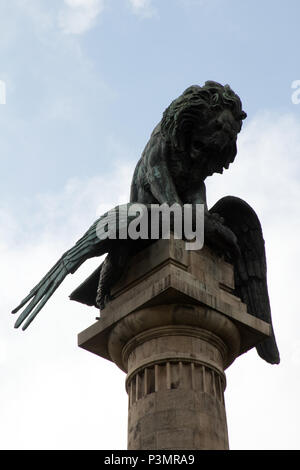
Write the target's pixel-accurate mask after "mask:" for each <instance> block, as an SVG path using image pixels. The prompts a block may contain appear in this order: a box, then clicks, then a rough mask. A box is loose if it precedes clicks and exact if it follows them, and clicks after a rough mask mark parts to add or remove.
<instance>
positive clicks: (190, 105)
mask: <svg viewBox="0 0 300 470" xmlns="http://www.w3.org/2000/svg"><path fill="white" fill-rule="evenodd" d="M224 108H229V109H230V110H231V112H232V113H233V116H234V117H235V118H236V120H237V121H238V122H240V123H242V120H243V119H245V118H246V117H247V114H246V113H245V112H244V111H243V110H242V103H241V100H240V98H239V97H238V96H237V95H236V94H235V93H234V91H233V90H232V89H231V88H230V86H229V85H221V84H220V83H217V82H214V81H211V80H210V81H207V82H205V84H204V86H202V87H200V86H198V85H192V86H190V87H189V88H187V89H186V90H185V91H184V92H183V93H182V95H180V96H179V97H178V98H176V99H175V100H174V101H172V103H171V104H170V105H169V106H168V108H167V109H166V110H165V112H164V113H163V117H162V120H161V123H160V132H161V135H162V137H163V138H164V139H165V140H166V141H169V142H170V143H171V144H172V145H174V146H175V147H176V148H177V149H178V150H182V151H184V150H185V141H186V138H187V137H188V136H189V135H190V134H191V133H192V131H193V128H194V126H195V124H196V123H202V122H203V125H205V118H206V117H207V116H208V115H210V116H211V115H213V114H216V112H218V111H221V110H222V109H224Z"/></svg>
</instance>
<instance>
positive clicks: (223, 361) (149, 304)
mask: <svg viewBox="0 0 300 470" xmlns="http://www.w3.org/2000/svg"><path fill="white" fill-rule="evenodd" d="M233 289H234V283H233V267H232V266H231V265H230V264H228V263H226V262H225V261H224V260H223V259H222V258H219V257H218V256H216V255H215V254H214V253H213V252H212V251H211V250H209V249H208V248H204V249H203V250H200V251H199V252H194V251H190V252H188V251H186V250H185V249H184V242H183V241H182V240H174V239H171V240H159V241H157V242H156V243H154V244H153V245H151V246H150V247H148V248H147V249H146V250H144V251H143V252H141V253H139V254H138V255H136V257H135V258H133V259H132V262H131V266H130V269H129V271H128V273H126V275H124V277H123V279H121V280H120V282H119V283H118V285H117V286H116V287H115V289H114V292H113V295H114V298H115V300H113V301H112V302H110V303H109V304H108V306H107V307H106V308H105V309H104V310H103V312H101V317H100V320H99V321H98V322H97V323H96V324H94V325H92V326H91V327H89V328H88V329H87V330H85V331H83V332H82V333H80V335H79V346H80V347H83V348H85V349H87V350H89V351H91V352H93V353H95V354H98V355H99V356H101V357H104V358H106V359H108V360H111V361H113V362H114V363H115V364H116V365H117V366H118V367H119V368H120V369H122V370H123V371H124V372H126V373H127V376H126V390H127V393H128V400H129V407H128V449H130V450H133V449H134V450H147V449H152V450H153V449H156V450H167V449H168V450H182V449H190V450H202V449H203V450H204V449H211V450H214V449H228V448H229V444H228V431H227V422H226V411H225V404H224V390H225V386H226V378H225V374H224V371H225V370H226V368H227V367H228V366H229V365H230V364H231V363H232V362H233V361H234V360H235V358H236V357H238V356H239V355H240V354H242V353H244V352H246V351H247V350H249V349H250V348H252V347H253V346H254V345H255V344H257V343H258V342H259V341H261V340H262V339H263V338H265V337H266V336H267V335H268V334H269V325H268V324H266V323H265V322H263V321H261V320H259V319H257V318H255V317H253V316H252V315H249V314H248V313H247V310H246V306H245V305H244V304H243V303H242V302H241V301H240V299H238V298H237V297H235V296H234V295H233Z"/></svg>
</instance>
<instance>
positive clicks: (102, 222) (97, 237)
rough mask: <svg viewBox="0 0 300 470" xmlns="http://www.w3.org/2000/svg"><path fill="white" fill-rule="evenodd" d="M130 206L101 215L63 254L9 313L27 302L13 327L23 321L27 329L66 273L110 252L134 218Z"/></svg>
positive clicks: (24, 327) (117, 208)
mask: <svg viewBox="0 0 300 470" xmlns="http://www.w3.org/2000/svg"><path fill="white" fill-rule="evenodd" d="M129 206H130V204H127V205H123V206H117V207H115V208H114V209H112V210H111V211H109V212H107V213H106V214H104V215H102V216H101V217H100V218H99V219H97V220H96V221H95V222H94V223H93V225H92V226H91V227H90V228H89V229H88V231H87V232H86V233H85V234H84V235H83V237H81V238H80V239H79V240H78V242H77V243H76V244H75V245H74V246H73V247H72V248H71V249H70V250H68V251H66V253H64V254H63V255H62V257H61V258H60V259H59V260H58V261H57V263H55V265H54V266H53V267H52V268H51V269H50V271H48V273H47V274H46V275H45V276H44V277H43V279H42V280H41V281H40V282H39V283H38V284H37V285H36V286H35V287H34V288H33V289H32V290H31V291H30V293H29V294H28V295H27V296H26V297H25V299H23V300H22V302H21V303H20V304H19V305H18V307H16V308H15V309H14V310H13V311H12V313H16V312H18V311H19V310H20V309H21V308H22V307H24V306H25V305H26V304H27V303H28V302H29V301H30V303H29V304H28V305H27V306H26V307H25V309H24V310H23V312H22V313H21V314H20V316H19V317H18V319H17V321H16V323H15V328H18V327H19V326H20V325H21V324H22V323H23V322H24V321H25V320H26V322H25V323H24V325H23V327H22V329H23V330H25V329H26V328H27V327H28V325H29V324H30V323H31V322H32V320H33V319H34V318H35V317H36V315H37V314H38V313H39V312H40V310H41V309H42V308H43V307H44V305H45V304H46V302H47V301H48V300H49V299H50V297H51V296H52V295H53V294H54V292H55V291H56V289H57V288H58V287H59V285H60V284H61V283H62V282H63V280H64V279H65V277H66V276H67V275H68V274H70V273H71V274H73V273H74V272H75V271H76V270H77V269H78V268H79V266H81V264H82V263H84V262H85V261H86V260H87V259H89V258H93V257H95V256H101V255H103V254H105V253H108V252H109V251H110V250H111V249H112V246H113V244H114V242H118V238H119V234H120V233H123V235H124V231H125V230H127V227H128V224H129V222H130V220H132V219H133V218H134V215H133V216H130V215H128V213H127V211H128V208H129ZM120 208H122V210H120ZM126 233H127V232H126ZM104 234H105V235H104Z"/></svg>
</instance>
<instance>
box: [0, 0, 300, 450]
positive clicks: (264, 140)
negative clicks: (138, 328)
mask: <svg viewBox="0 0 300 470" xmlns="http://www.w3.org/2000/svg"><path fill="white" fill-rule="evenodd" d="M299 14H300V4H299V1H298V0H288V1H287V2H283V1H282V0H243V1H240V0H51V2H50V1H48V0H0V86H1V89H0V99H1V97H2V103H3V104H0V148H1V151H0V159H1V185H0V250H1V268H0V276H1V286H2V296H1V316H0V325H1V326H0V328H1V329H0V368H1V370H0V447H1V448H2V449H126V445H127V442H126V440H127V429H126V427H127V395H126V392H125V375H124V373H123V372H121V371H120V370H119V369H117V367H116V366H115V365H114V364H111V363H110V362H108V361H105V360H104V359H101V358H98V357H97V356H95V355H92V354H90V353H88V352H87V351H84V350H81V349H79V348H78V347H77V334H78V333H79V332H80V331H82V330H83V329H85V328H87V327H88V326H89V325H90V324H92V323H93V322H94V321H95V317H96V316H97V315H98V312H97V310H96V309H94V308H89V307H85V306H83V305H80V304H77V303H76V302H71V301H70V300H69V299H68V295H69V294H70V293H71V292H72V290H73V289H74V288H75V287H77V286H78V285H79V284H80V282H81V281H82V280H83V279H84V278H85V277H86V276H87V275H88V274H90V272H91V271H92V270H93V269H94V267H96V266H97V265H98V263H99V260H91V261H90V262H88V263H86V264H85V265H84V266H82V268H80V270H79V271H78V272H77V273H76V274H74V275H73V276H69V277H68V278H67V279H66V280H65V282H64V283H63V284H62V286H61V287H60V288H59V289H58V291H57V292H56V294H55V295H54V296H53V297H52V298H51V299H50V301H49V302H48V304H47V305H46V306H45V307H44V309H43V310H42V312H41V313H40V314H39V315H38V317H37V318H36V320H35V321H34V322H33V323H32V324H31V326H30V327H29V328H28V329H27V330H26V332H23V331H21V330H15V329H14V328H13V325H14V321H15V317H13V316H12V315H11V314H10V311H11V310H12V308H14V307H15V306H16V305H17V304H18V303H19V301H20V300H21V299H22V298H23V297H24V296H25V295H26V294H27V293H28V291H29V290H30V289H31V288H32V287H33V286H34V285H35V284H36V283H37V282H38V281H39V280H40V278H41V277H42V276H43V275H44V274H45V273H46V272H47V271H48V269H49V268H50V267H51V266H52V264H53V263H54V262H55V261H56V260H57V259H58V258H59V257H60V255H61V254H62V253H63V252H64V251H65V250H66V249H68V248H69V247H71V246H72V245H73V244H74V242H75V241H76V240H77V239H78V238H79V237H80V236H81V235H82V234H83V233H84V232H85V231H86V230H87V228H88V227H89V226H90V225H91V223H92V222H93V221H94V220H95V219H96V218H97V217H98V216H99V215H101V214H102V213H103V212H104V211H105V210H107V209H110V208H112V207H114V206H115V205H117V204H119V203H123V202H127V201H128V200H129V186H130V181H131V177H132V172H133V170H134V167H135V164H136V162H137V161H138V159H139V157H140V154H141V152H142V150H143V147H144V146H145V144H146V142H147V139H148V138H149V135H150V134H151V132H152V130H153V128H154V127H155V125H156V124H157V123H158V122H159V121H160V119H161V116H162V113H163V111H164V109H165V108H166V107H167V106H168V105H169V103H170V102H171V100H173V99H174V98H176V97H177V96H178V95H179V94H181V93H182V92H183V91H184V90H185V88H187V87H188V86H190V85H192V84H199V85H202V84H204V82H205V81H206V80H216V81H219V82H221V83H223V84H225V83H229V84H230V85H231V86H232V88H233V89H234V91H235V92H236V93H238V95H239V96H240V97H241V99H242V102H243V107H244V110H245V111H246V112H247V114H248V118H247V120H246V121H245V122H244V126H243V130H242V132H241V134H240V136H239V140H238V156H237V158H236V161H235V163H234V164H233V165H232V166H231V167H230V169H229V170H228V171H227V172H226V174H224V175H222V176H220V175H214V176H213V177H211V178H210V179H209V180H208V181H207V195H208V204H209V206H212V205H213V204H214V203H215V202H216V201H217V200H218V199H219V198H220V197H222V196H224V195H227V194H232V195H235V196H239V197H241V198H243V199H245V200H246V201H247V202H248V203H249V204H250V205H251V206H252V207H253V208H254V209H255V210H256V212H257V214H258V216H259V218H260V220H261V223H262V227H263V231H264V238H265V241H266V250H267V261H268V282H269V293H270V300H271V306H272V317H273V323H274V329H275V333H276V337H277V342H278V346H279V349H280V353H281V364H280V365H279V366H271V365H269V364H267V363H266V362H264V361H263V360H262V359H260V358H259V357H258V355H257V354H256V351H255V350H252V351H250V352H249V353H247V354H246V355H244V356H242V357H240V358H238V359H237V360H236V361H235V363H234V364H233V365H232V366H231V367H230V369H229V370H227V372H226V376H227V389H226V392H225V399H226V409H227V419H228V427H229V440H230V447H231V449H299V448H300V436H299V420H300V405H299V393H300V375H299V367H300V335H299V330H300V318H299V286H298V281H299V267H298V266H299V239H300V223H299V208H298V203H299V200H300V184H299V177H300V159H299V154H300V104H298V101H300V100H299V97H300V93H297V88H292V86H294V87H295V86H298V85H300V82H299V83H298V85H297V80H300V69H299V60H298V59H299V35H300V33H299ZM1 90H2V92H1ZM3 90H4V91H5V95H6V96H5V98H6V99H5V100H4V99H3V94H4V93H3ZM1 93H2V94H1ZM4 102H5V103H6V104H4Z"/></svg>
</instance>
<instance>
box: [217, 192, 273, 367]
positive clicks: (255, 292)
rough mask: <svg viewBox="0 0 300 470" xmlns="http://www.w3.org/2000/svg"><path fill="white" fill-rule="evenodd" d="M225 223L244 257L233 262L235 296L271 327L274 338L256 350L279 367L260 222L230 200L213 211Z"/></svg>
mask: <svg viewBox="0 0 300 470" xmlns="http://www.w3.org/2000/svg"><path fill="white" fill-rule="evenodd" d="M210 212H211V213H217V214H219V215H220V216H221V217H223V219H224V224H225V225H226V226H227V227H229V228H230V229H231V230H232V232H234V234H235V235H236V237H237V240H238V244H239V248H240V251H241V256H240V257H237V258H236V259H235V260H234V272H235V290H236V295H237V296H238V297H240V298H241V300H242V301H243V302H244V303H245V304H246V305H247V310H248V313H250V314H252V315H254V316H255V317H257V318H260V319H261V320H264V321H265V322H267V323H269V324H270V325H271V332H272V333H271V336H270V337H269V338H267V339H265V340H263V341H262V342H261V343H259V344H258V345H257V347H256V349H257V352H258V354H259V356H260V357H261V358H263V359H264V360H265V361H267V362H269V363H271V364H279V362H280V357H279V351H278V348H277V344H276V340H275V335H274V330H273V325H272V318H271V308H270V301H269V294H268V286H267V265H266V254H265V242H264V238H263V233H262V229H261V224H260V222H259V219H258V217H257V215H256V213H255V212H254V210H253V209H252V208H251V207H250V206H249V204H247V203H246V202H245V201H243V200H242V199H239V198H237V197H233V196H227V197H224V198H222V199H220V200H219V201H218V202H217V203H216V204H215V205H214V206H213V207H212V208H211V209H210Z"/></svg>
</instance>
